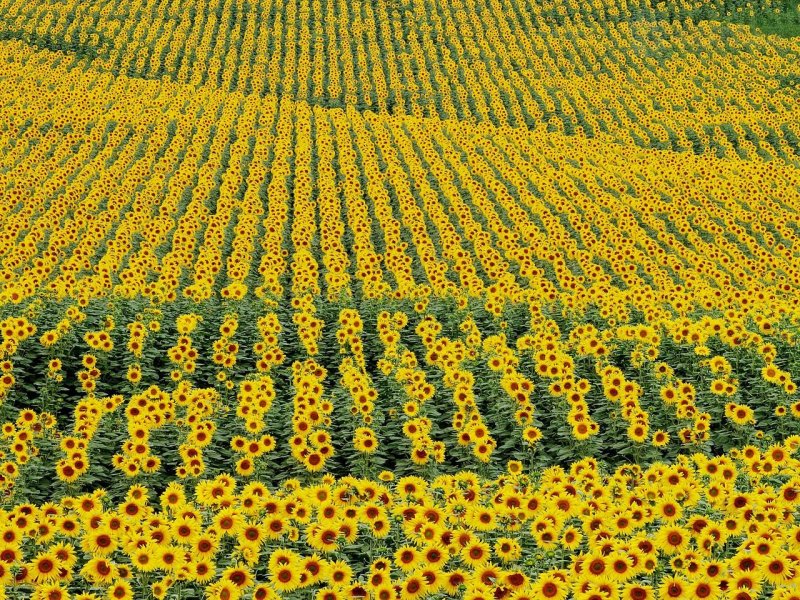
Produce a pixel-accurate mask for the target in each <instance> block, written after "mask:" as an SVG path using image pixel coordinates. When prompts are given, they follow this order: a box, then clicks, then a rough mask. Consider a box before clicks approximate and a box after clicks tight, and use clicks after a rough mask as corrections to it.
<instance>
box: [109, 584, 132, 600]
mask: <svg viewBox="0 0 800 600" xmlns="http://www.w3.org/2000/svg"><path fill="white" fill-rule="evenodd" d="M106 597H107V598H108V600H132V599H133V588H132V587H131V584H130V583H128V582H127V581H125V580H117V581H115V582H114V583H112V584H111V586H109V587H108V589H107V591H106Z"/></svg>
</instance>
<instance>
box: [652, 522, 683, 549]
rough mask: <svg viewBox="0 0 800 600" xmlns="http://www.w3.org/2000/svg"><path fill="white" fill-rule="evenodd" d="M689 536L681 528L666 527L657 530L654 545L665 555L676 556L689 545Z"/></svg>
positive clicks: (674, 526)
mask: <svg viewBox="0 0 800 600" xmlns="http://www.w3.org/2000/svg"><path fill="white" fill-rule="evenodd" d="M690 539H691V536H690V535H689V532H688V531H687V530H686V529H684V528H683V527H680V526H677V525H667V526H664V527H662V528H661V529H659V530H658V532H657V533H656V536H655V543H656V545H657V546H658V547H659V549H660V550H661V551H662V552H664V553H666V554H677V553H678V552H682V551H684V550H685V549H686V548H687V546H688V545H689V540H690Z"/></svg>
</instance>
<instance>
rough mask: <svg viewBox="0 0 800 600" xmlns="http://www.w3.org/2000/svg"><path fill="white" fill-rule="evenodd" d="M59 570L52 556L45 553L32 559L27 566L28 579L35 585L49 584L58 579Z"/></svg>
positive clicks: (56, 560)
mask: <svg viewBox="0 0 800 600" xmlns="http://www.w3.org/2000/svg"><path fill="white" fill-rule="evenodd" d="M60 569H61V565H60V564H59V561H58V559H57V558H56V557H55V555H54V554H52V553H50V552H45V553H43V554H39V555H38V556H37V557H36V558H34V559H33V560H32V561H31V562H30V565H29V566H28V571H29V574H30V577H31V579H32V580H33V581H35V582H37V583H49V582H52V581H55V580H56V579H58V576H59V575H58V573H59V570H60Z"/></svg>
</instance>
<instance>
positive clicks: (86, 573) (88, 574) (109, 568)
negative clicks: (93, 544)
mask: <svg viewBox="0 0 800 600" xmlns="http://www.w3.org/2000/svg"><path fill="white" fill-rule="evenodd" d="M116 573H117V570H116V567H115V566H114V563H112V562H111V561H109V560H108V559H105V558H102V557H95V558H90V559H89V560H88V561H87V562H86V564H85V565H84V567H83V569H81V575H82V576H83V578H84V579H86V580H87V581H91V582H93V583H100V584H107V583H110V582H111V581H112V580H113V579H114V578H115V577H116Z"/></svg>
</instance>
